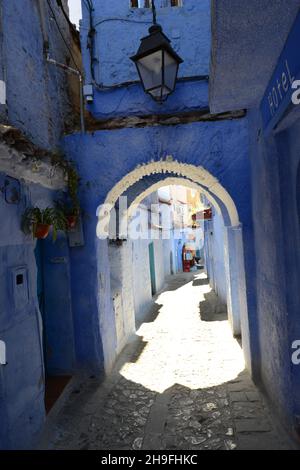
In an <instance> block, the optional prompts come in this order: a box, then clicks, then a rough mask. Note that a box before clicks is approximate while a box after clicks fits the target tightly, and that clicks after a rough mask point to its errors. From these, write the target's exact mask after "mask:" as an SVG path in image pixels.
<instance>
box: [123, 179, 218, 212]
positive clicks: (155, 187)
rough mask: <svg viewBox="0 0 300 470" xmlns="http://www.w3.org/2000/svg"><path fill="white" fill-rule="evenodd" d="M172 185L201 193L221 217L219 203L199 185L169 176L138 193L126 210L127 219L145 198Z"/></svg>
mask: <svg viewBox="0 0 300 470" xmlns="http://www.w3.org/2000/svg"><path fill="white" fill-rule="evenodd" d="M172 185H175V186H176V185H179V186H184V187H186V188H189V189H196V190H197V191H201V193H203V194H204V195H205V197H207V199H208V200H209V201H210V202H211V203H212V204H213V206H214V207H215V209H216V211H217V212H218V214H220V215H222V212H221V208H220V205H219V203H218V202H217V200H216V199H215V198H214V197H213V196H212V195H211V194H209V192H208V191H207V190H205V189H203V188H202V187H200V186H199V184H197V183H194V182H192V181H189V180H186V179H185V178H178V177H177V178H175V177H172V176H171V177H170V178H165V179H164V180H162V181H159V182H158V183H154V184H153V185H151V186H150V187H149V188H147V189H146V190H145V191H143V192H142V193H140V194H139V195H138V196H137V197H136V198H135V199H134V200H133V201H132V203H131V204H130V207H129V208H128V217H131V216H132V215H133V212H134V209H135V207H136V206H138V205H139V204H140V203H141V202H142V201H143V199H145V198H146V197H147V196H149V195H150V194H152V193H153V192H154V191H157V190H158V189H159V188H162V187H164V186H172Z"/></svg>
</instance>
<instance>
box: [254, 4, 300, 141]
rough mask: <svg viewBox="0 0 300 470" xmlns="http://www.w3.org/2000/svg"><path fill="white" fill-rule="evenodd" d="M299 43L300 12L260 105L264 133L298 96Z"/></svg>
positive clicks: (275, 123) (277, 120)
mask: <svg viewBox="0 0 300 470" xmlns="http://www.w3.org/2000/svg"><path fill="white" fill-rule="evenodd" d="M299 44H300V13H299V14H298V16H297V18H296V21H295V23H294V25H293V27H292V30H291V32H290V34H289V36H288V39H287V42H286V44H285V46H284V48H283V51H282V53H281V55H280V57H279V61H278V64H277V66H276V68H275V70H274V73H273V75H272V78H271V80H270V82H269V85H268V87H267V89H266V92H265V94H264V97H263V99H262V102H261V105H260V109H261V113H262V118H263V127H264V131H265V132H266V133H269V132H270V131H271V130H272V129H274V128H275V127H276V125H277V124H278V122H279V121H280V119H281V118H282V117H283V115H284V113H285V112H286V111H287V109H288V108H289V107H290V106H291V107H292V106H294V104H293V102H294V103H295V99H293V101H292V98H293V97H294V96H295V94H297V96H298V97H299V86H300V82H298V83H297V80H299V79H300V53H299ZM297 89H298V91H297Z"/></svg>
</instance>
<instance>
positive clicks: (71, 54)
mask: <svg viewBox="0 0 300 470" xmlns="http://www.w3.org/2000/svg"><path fill="white" fill-rule="evenodd" d="M47 3H48V6H49V8H50V10H51V13H52V17H53V19H54V21H55V24H56V26H57V29H58V31H59V34H60V35H61V37H62V40H63V42H64V43H65V46H66V48H67V49H68V51H69V54H70V57H71V59H72V60H73V63H74V65H75V67H76V69H77V70H78V72H81V70H80V68H79V67H78V65H77V63H76V60H75V59H74V56H73V53H72V51H71V48H70V46H69V44H68V43H67V41H66V39H65V37H64V35H63V33H62V31H61V29H60V26H59V23H58V21H57V18H56V16H55V12H54V10H53V8H52V5H51V3H50V0H47Z"/></svg>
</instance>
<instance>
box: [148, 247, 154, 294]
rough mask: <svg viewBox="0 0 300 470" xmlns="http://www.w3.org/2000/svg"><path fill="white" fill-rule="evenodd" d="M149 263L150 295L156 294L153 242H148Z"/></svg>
mask: <svg viewBox="0 0 300 470" xmlns="http://www.w3.org/2000/svg"><path fill="white" fill-rule="evenodd" d="M149 264H150V277H151V291H152V295H155V294H156V276H155V258H154V244H153V242H152V243H150V244H149Z"/></svg>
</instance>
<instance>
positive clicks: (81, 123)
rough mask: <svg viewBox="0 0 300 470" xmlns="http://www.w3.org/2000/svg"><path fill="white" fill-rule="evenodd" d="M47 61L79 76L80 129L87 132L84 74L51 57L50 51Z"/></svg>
mask: <svg viewBox="0 0 300 470" xmlns="http://www.w3.org/2000/svg"><path fill="white" fill-rule="evenodd" d="M46 61H47V62H48V64H52V65H55V66H56V67H59V68H61V69H63V70H65V71H66V72H68V73H72V74H74V75H76V76H77V77H78V80H79V87H80V129H81V133H82V134H84V133H85V122H84V102H83V77H82V74H81V73H80V72H79V71H78V70H77V69H73V68H72V67H69V66H68V65H65V64H61V63H60V62H57V61H56V60H54V59H51V57H50V55H49V52H48V53H47V55H46Z"/></svg>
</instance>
